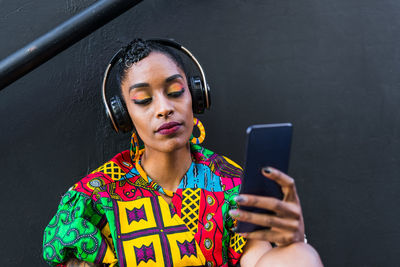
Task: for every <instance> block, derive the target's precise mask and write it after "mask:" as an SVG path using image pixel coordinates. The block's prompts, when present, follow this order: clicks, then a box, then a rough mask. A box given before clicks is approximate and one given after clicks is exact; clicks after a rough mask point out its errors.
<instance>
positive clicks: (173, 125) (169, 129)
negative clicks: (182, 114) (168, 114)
mask: <svg viewBox="0 0 400 267" xmlns="http://www.w3.org/2000/svg"><path fill="white" fill-rule="evenodd" d="M181 125H182V124H181V123H179V122H176V121H172V122H167V123H164V124H162V125H161V126H160V127H159V128H158V129H157V131H156V132H157V133H159V134H163V135H167V134H173V133H175V132H177V131H178V130H179V128H180V127H181Z"/></svg>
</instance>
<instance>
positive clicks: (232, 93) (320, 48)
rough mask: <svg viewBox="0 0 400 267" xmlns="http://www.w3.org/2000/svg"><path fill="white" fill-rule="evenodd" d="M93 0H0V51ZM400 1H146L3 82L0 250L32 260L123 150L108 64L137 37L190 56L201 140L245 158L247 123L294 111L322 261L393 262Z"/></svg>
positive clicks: (22, 262)
mask: <svg viewBox="0 0 400 267" xmlns="http://www.w3.org/2000/svg"><path fill="white" fill-rule="evenodd" d="M93 2H94V1H93V0H91V1H88V0H40V1H32V0H0V40H1V41H0V58H4V57H6V56H7V55H9V54H10V53H12V52H14V51H15V50H17V49H18V48H20V47H22V46H23V45H25V44H27V43H28V42H30V41H32V40H34V39H35V38H36V37H39V36H40V35H41V34H43V33H45V32H47V31H48V30H50V29H52V28H53V27H55V26H57V25H58V24H59V23H61V22H63V21H65V20H66V19H68V18H70V17H71V16H73V15H74V14H76V13H77V12H79V11H80V10H82V9H83V8H85V7H87V6H89V5H90V4H92V3H93ZM399 26H400V2H399V1H397V0H380V1H372V0H358V1H351V0H335V1H332V0H301V1H299V0H288V1H285V0H284V1H282V0H252V1H246V0H219V1H198V0H185V1H179V0H145V1H144V2H142V3H141V4H140V5H138V6H137V7H136V8H134V9H132V10H130V11H129V12H127V13H125V14H124V15H122V16H120V17H119V18H117V19H116V20H114V21H113V22H111V23H109V24H108V25H106V26H105V27H103V28H102V29H100V30H98V31H96V32H95V33H93V34H92V35H90V36H89V37H87V38H85V39H84V40H82V41H80V42H79V43H77V44H76V45H74V46H73V47H71V48H69V49H68V50H66V51H65V52H63V53H61V54H60V55H58V56H57V57H55V58H53V59H52V60H50V61H49V62H47V63H46V64H44V65H42V66H41V67H39V68H38V69H36V70H35V71H33V72H31V73H30V74H28V75H27V76H25V77H24V78H22V79H20V80H19V81H17V82H15V83H14V84H12V85H11V86H9V87H8V88H6V89H5V90H2V91H1V92H0V123H1V126H0V127H1V128H0V173H1V176H0V188H1V189H0V190H1V194H0V196H1V197H0V201H1V206H0V207H1V208H0V214H1V221H2V222H1V227H0V237H1V242H0V261H1V265H2V266H45V263H44V262H43V261H42V260H41V245H42V232H43V229H44V227H45V226H46V225H47V223H48V222H49V220H50V219H51V217H52V215H53V214H54V213H55V211H56V207H57V205H58V202H59V200H60V197H61V195H62V194H63V193H64V192H65V191H66V190H67V189H68V188H69V186H71V185H72V184H73V183H75V182H76V181H77V180H78V179H79V178H80V177H82V176H84V175H85V174H86V173H87V172H88V171H89V170H92V169H94V168H95V167H96V166H98V165H99V164H101V163H102V162H103V161H105V160H107V159H109V158H110V157H112V156H113V155H114V154H115V153H117V152H119V151H121V150H122V149H127V148H128V142H129V136H128V135H116V134H114V133H113V131H112V130H111V129H110V127H109V125H108V122H107V121H106V120H105V115H104V114H103V107H102V103H101V97H100V83H101V78H102V73H103V71H104V68H105V65H106V63H107V62H108V60H109V58H110V57H111V55H112V54H113V53H114V51H115V50H117V49H118V48H119V47H120V46H122V45H124V44H125V43H126V42H128V41H129V40H131V39H132V38H134V37H138V36H139V37H144V38H148V37H169V38H175V39H176V40H178V41H180V42H181V43H183V44H184V45H186V46H187V47H188V48H189V49H191V50H192V52H193V53H194V54H195V55H196V56H197V57H198V59H199V60H200V62H201V63H202V65H203V67H204V68H205V70H206V74H207V77H208V79H209V82H210V85H211V89H212V97H213V105H212V110H211V111H210V112H207V113H206V114H205V115H204V116H201V120H202V121H203V123H204V124H205V126H206V130H207V138H206V143H205V146H207V147H208V148H210V149H212V150H214V151H217V152H219V153H221V154H225V155H228V156H230V157H231V158H233V159H234V160H236V161H238V162H240V163H242V162H243V153H244V137H245V129H246V127H247V126H248V125H250V124H254V123H272V122H292V123H293V124H294V127H295V133H294V144H293V149H292V158H291V167H290V174H291V175H292V176H293V177H294V178H295V179H296V181H297V187H298V191H299V194H300V198H301V200H302V206H303V211H304V216H305V222H306V232H307V234H308V239H309V242H310V243H311V244H312V245H313V246H314V247H315V248H316V249H317V250H318V251H319V253H320V255H321V257H322V259H323V261H324V263H325V264H326V266H394V265H396V263H397V261H398V256H397V255H398V253H397V252H398V246H397V240H398V239H399V238H400V230H399V229H398V221H399V219H400V216H399V212H398V209H397V206H398V203H399V201H398V199H399V192H398V190H397V189H398V188H399V186H400V185H399V183H400V179H399V174H398V171H399V164H400V152H399V151H400V138H399V135H400V112H399V100H400V90H399V88H398V87H399V86H400V75H399V73H400V46H399V41H400V30H399V29H400V28H399Z"/></svg>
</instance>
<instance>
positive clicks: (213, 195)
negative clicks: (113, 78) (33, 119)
mask: <svg viewBox="0 0 400 267" xmlns="http://www.w3.org/2000/svg"><path fill="white" fill-rule="evenodd" d="M121 59H122V60H120V72H119V77H118V80H119V81H120V88H121V94H122V97H123V99H124V101H125V104H126V108H127V110H128V112H129V116H130V118H131V120H132V122H133V125H134V127H135V131H134V133H133V135H132V140H133V141H132V146H131V150H130V151H124V152H122V153H120V154H118V155H116V156H115V157H114V158H113V159H111V160H110V161H108V162H107V163H105V164H104V165H102V166H101V167H100V168H98V169H97V170H95V171H93V172H92V173H91V174H89V175H88V176H86V177H85V178H83V179H82V180H80V181H79V182H78V183H77V184H75V185H74V186H73V187H72V188H71V189H70V190H69V191H68V192H67V193H66V194H65V195H64V197H63V199H62V200H61V203H60V205H59V208H58V212H57V214H56V215H55V216H54V218H53V219H52V220H51V222H50V223H49V225H48V226H47V228H46V229H45V233H44V243H43V246H44V249H43V255H44V258H45V260H46V261H47V262H49V263H50V264H53V265H56V264H59V265H60V266H63V264H66V265H67V266H85V264H87V265H86V266H102V265H101V264H106V266H116V265H119V266H204V265H205V266H232V265H235V264H237V263H239V262H240V265H241V266H268V265H271V266H278V265H279V266H321V265H322V264H321V262H320V260H319V256H318V254H317V253H316V252H315V250H314V249H313V248H312V247H311V246H309V245H307V244H305V243H304V225H303V216H302V212H301V207H300V203H299V199H298V197H297V193H296V188H295V186H294V183H293V179H292V178H290V177H288V176H287V175H285V174H283V173H281V172H279V171H278V170H276V169H273V168H271V167H268V168H265V169H264V170H263V174H264V176H265V177H266V179H272V180H275V181H276V182H278V183H279V184H280V185H281V186H282V190H283V192H284V196H285V197H284V199H283V200H282V201H280V200H276V199H272V198H267V197H259V196H252V195H240V196H239V195H238V191H239V185H240V175H241V169H240V167H239V166H238V165H236V164H235V163H234V162H232V161H231V160H229V159H228V158H226V157H223V156H220V155H218V154H216V153H214V152H211V151H209V150H207V149H204V148H202V147H201V146H199V145H193V144H191V143H190V140H191V138H192V136H191V135H192V130H193V121H194V118H193V112H192V96H191V93H190V91H189V90H188V81H187V76H186V73H185V71H184V68H183V64H182V62H181V60H180V59H179V57H178V56H177V55H176V54H175V53H174V51H172V50H171V49H169V48H168V47H165V46H163V45H160V44H159V43H157V42H153V41H143V40H140V39H137V40H134V41H133V42H131V43H130V44H129V45H128V46H127V47H126V48H125V49H124V53H123V55H122V56H121ZM136 133H137V134H138V135H139V136H140V138H141V140H142V141H143V143H144V148H142V149H140V148H139V146H138V141H137V136H136ZM236 203H239V204H240V205H246V206H254V207H259V208H263V209H269V210H272V211H274V212H275V213H276V215H267V214H254V213H249V212H244V211H241V210H240V209H237V204H236ZM236 219H237V220H241V221H247V222H252V223H255V224H259V225H264V226H269V227H271V229H270V230H266V231H258V232H252V233H235V232H234V226H235V223H236ZM271 243H275V244H277V247H274V248H273V247H272V246H271ZM95 264H99V265H95Z"/></svg>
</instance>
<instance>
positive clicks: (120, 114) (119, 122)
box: [110, 96, 133, 133]
mask: <svg viewBox="0 0 400 267" xmlns="http://www.w3.org/2000/svg"><path fill="white" fill-rule="evenodd" d="M110 108H111V113H112V117H113V118H114V122H115V124H116V126H117V127H118V130H120V131H122V132H124V133H127V132H130V131H132V129H133V123H132V120H131V118H130V117H129V113H128V111H127V110H126V107H125V104H124V103H123V102H122V101H121V98H119V97H118V96H113V97H111V98H110Z"/></svg>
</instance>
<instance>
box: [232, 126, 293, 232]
mask: <svg viewBox="0 0 400 267" xmlns="http://www.w3.org/2000/svg"><path fill="white" fill-rule="evenodd" d="M246 132H247V143H246V158H245V165H244V172H243V177H242V185H241V188H240V194H252V195H259V196H268V197H275V198H278V199H282V198H283V193H282V190H281V187H280V186H279V185H278V184H277V183H276V182H274V181H272V180H270V179H268V178H266V177H265V176H263V175H262V174H261V169H262V168H263V167H267V166H270V167H274V168H276V169H278V170H280V171H282V172H284V173H287V172H288V168H289V156H290V146H291V141H292V124H290V123H279V124H262V125H252V126H250V127H248V128H247V131H246ZM240 209H243V210H247V211H250V212H259V213H268V212H269V211H267V210H263V209H258V208H253V207H245V206H241V207H240ZM269 213H271V212H269ZM237 228H238V230H237V231H238V232H251V231H255V230H260V229H266V227H263V226H258V225H253V224H250V223H245V222H240V221H238V225H237Z"/></svg>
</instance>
